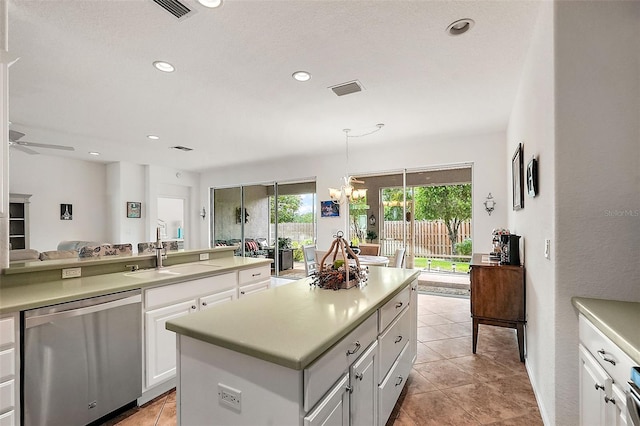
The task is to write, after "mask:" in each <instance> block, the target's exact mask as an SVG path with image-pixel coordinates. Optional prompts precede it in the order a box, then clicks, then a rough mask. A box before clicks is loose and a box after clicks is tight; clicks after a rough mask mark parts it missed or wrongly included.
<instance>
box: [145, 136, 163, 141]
mask: <svg viewBox="0 0 640 426" xmlns="http://www.w3.org/2000/svg"><path fill="white" fill-rule="evenodd" d="M147 138H148V139H152V140H154V141H157V140H158V139H160V136H156V135H147Z"/></svg>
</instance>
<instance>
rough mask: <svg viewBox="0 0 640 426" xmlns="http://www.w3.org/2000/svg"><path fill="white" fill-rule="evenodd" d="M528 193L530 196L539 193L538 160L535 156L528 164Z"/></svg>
mask: <svg viewBox="0 0 640 426" xmlns="http://www.w3.org/2000/svg"><path fill="white" fill-rule="evenodd" d="M527 193H528V194H529V196H530V197H535V196H536V195H538V160H536V159H535V158H532V159H531V161H529V164H527Z"/></svg>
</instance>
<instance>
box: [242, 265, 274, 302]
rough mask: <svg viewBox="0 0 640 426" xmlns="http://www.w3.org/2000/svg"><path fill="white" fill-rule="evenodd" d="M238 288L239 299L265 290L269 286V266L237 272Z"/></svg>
mask: <svg viewBox="0 0 640 426" xmlns="http://www.w3.org/2000/svg"><path fill="white" fill-rule="evenodd" d="M238 286H239V288H238V296H239V297H244V296H249V295H250V294H254V293H258V292H260V291H263V290H267V289H268V288H269V287H270V286H271V270H270V269H269V266H259V267H257V268H251V269H244V270H241V271H238Z"/></svg>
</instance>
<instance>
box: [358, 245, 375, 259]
mask: <svg viewBox="0 0 640 426" xmlns="http://www.w3.org/2000/svg"><path fill="white" fill-rule="evenodd" d="M358 247H359V248H360V254H362V255H367V256H380V244H365V243H361V244H360V245H359V246H358Z"/></svg>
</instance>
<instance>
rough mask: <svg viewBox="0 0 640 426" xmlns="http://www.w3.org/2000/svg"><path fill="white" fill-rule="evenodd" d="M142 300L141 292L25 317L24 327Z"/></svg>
mask: <svg viewBox="0 0 640 426" xmlns="http://www.w3.org/2000/svg"><path fill="white" fill-rule="evenodd" d="M141 302H142V296H141V295H140V294H137V295H135V296H130V297H125V298H123V299H116V300H112V301H111V302H106V303H100V304H97V305H90V306H85V307H83V308H77V309H71V310H68V311H62V312H55V313H51V314H44V315H38V316H33V317H29V318H25V321H24V327H25V329H27V328H32V327H37V326H39V325H42V324H46V323H49V322H53V321H55V320H60V319H64V318H73V317H79V316H81V315H87V314H91V313H94V312H99V311H104V310H107V309H112V308H117V307H119V306H125V305H131V304H134V303H141Z"/></svg>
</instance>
